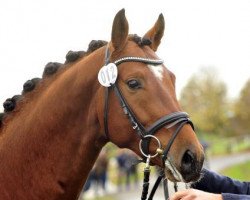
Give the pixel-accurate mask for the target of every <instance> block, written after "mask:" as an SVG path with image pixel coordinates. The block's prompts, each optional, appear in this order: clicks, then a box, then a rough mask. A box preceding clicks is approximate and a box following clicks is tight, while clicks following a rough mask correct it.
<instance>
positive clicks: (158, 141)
mask: <svg viewBox="0 0 250 200" xmlns="http://www.w3.org/2000/svg"><path fill="white" fill-rule="evenodd" d="M145 138H154V139H155V140H156V142H157V143H158V148H157V150H156V153H155V154H153V155H151V154H145V153H144V152H143V150H142V141H143V139H145ZM139 149H140V151H141V153H142V155H143V156H145V157H146V158H154V157H156V156H157V155H158V154H159V151H158V149H161V142H160V140H159V139H158V138H157V137H155V136H154V135H146V136H144V137H143V138H142V139H141V140H140V143H139Z"/></svg>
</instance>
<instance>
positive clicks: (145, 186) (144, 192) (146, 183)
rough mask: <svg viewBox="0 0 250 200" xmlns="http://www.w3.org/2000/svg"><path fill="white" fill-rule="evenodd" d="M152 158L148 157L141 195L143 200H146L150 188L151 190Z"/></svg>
mask: <svg viewBox="0 0 250 200" xmlns="http://www.w3.org/2000/svg"><path fill="white" fill-rule="evenodd" d="M150 158H151V156H150V155H149V156H148V157H147V161H146V165H145V167H144V179H143V189H142V194H141V200H146V199H147V196H148V188H149V176H150V171H151V169H150V164H149V163H150Z"/></svg>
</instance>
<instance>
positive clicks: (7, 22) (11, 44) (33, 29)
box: [0, 0, 250, 110]
mask: <svg viewBox="0 0 250 200" xmlns="http://www.w3.org/2000/svg"><path fill="white" fill-rule="evenodd" d="M122 8H125V10H126V16H127V19H128V21H129V29H130V31H129V32H130V33H136V34H138V35H141V36H143V35H144V33H146V32H147V31H148V30H149V29H150V28H151V27H152V26H153V24H154V23H155V21H156V19H157V18H158V15H159V14H160V13H162V14H163V15H164V18H165V23H166V25H165V27H166V29H165V34H164V37H163V39H162V43H161V46H160V47H159V49H158V51H157V54H158V55H159V57H161V58H162V59H163V60H164V61H165V65H166V66H167V67H168V68H169V69H170V70H171V71H173V72H174V73H175V75H176V77H177V82H176V84H177V95H178V96H179V94H180V91H181V89H182V88H183V86H185V84H186V83H187V81H188V80H189V79H190V77H191V76H192V75H193V74H194V73H197V72H198V71H199V70H200V69H201V68H202V67H213V68H214V69H216V72H217V73H218V77H219V78H220V79H221V80H222V81H223V82H225V83H226V85H227V88H228V95H229V97H231V98H236V97H237V96H238V95H239V92H240V90H241V89H242V87H243V86H244V84H245V83H246V81H247V80H248V79H249V78H250V1H249V0H188V1H187V0H154V1H141V0H137V1H136V0H126V1H121V0H105V1H104V0H91V1H89V0H68V1H66V0H35V1H34V0H22V1H20V0H8V1H1V2H0V104H2V102H4V100H5V99H6V98H8V97H12V96H13V95H15V94H20V93H21V91H22V85H23V83H24V82H25V81H26V80H28V79H31V78H33V77H41V75H42V72H43V68H44V66H45V65H46V63H48V62H64V61H65V55H66V53H67V52H68V51H69V50H86V49H87V46H88V43H89V42H90V41H91V40H93V39H103V40H107V41H109V40H110V36H111V27H112V22H113V18H114V16H115V14H116V13H117V12H118V11H119V10H120V9H122ZM1 109H2V108H0V110H1Z"/></svg>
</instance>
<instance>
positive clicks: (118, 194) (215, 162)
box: [84, 152, 250, 200]
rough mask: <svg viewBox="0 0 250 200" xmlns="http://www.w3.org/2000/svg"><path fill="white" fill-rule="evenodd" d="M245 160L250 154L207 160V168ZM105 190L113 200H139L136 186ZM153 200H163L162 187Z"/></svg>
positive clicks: (94, 196)
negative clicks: (126, 188)
mask: <svg viewBox="0 0 250 200" xmlns="http://www.w3.org/2000/svg"><path fill="white" fill-rule="evenodd" d="M246 160H250V152H247V153H241V154H233V155H229V156H221V157H216V158H211V159H210V160H209V168H210V169H211V170H213V171H217V172H218V171H220V170H222V169H224V168H226V167H229V166H231V165H234V164H238V163H242V162H245V161H246ZM154 181H155V177H151V182H150V185H151V187H152V185H153V184H154ZM169 188H173V185H172V183H169ZM184 188H185V185H184V184H181V185H179V189H184ZM107 190H108V191H109V192H108V194H112V197H113V199H114V200H139V199H140V197H141V191H142V188H141V186H137V187H131V190H126V191H125V190H121V191H118V189H117V188H116V187H115V186H114V185H111V184H108V188H107ZM149 191H150V190H149ZM172 192H173V191H170V194H171V193H172ZM102 195H103V193H102V191H101V193H99V196H102ZM85 197H86V198H84V199H92V200H95V199H98V195H97V194H95V192H94V191H91V190H90V191H89V192H88V193H87V194H86V195H85ZM154 199H157V200H165V198H164V194H163V188H162V187H160V188H158V190H157V191H156V193H155V197H154Z"/></svg>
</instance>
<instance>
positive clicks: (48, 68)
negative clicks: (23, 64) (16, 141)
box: [0, 40, 108, 128]
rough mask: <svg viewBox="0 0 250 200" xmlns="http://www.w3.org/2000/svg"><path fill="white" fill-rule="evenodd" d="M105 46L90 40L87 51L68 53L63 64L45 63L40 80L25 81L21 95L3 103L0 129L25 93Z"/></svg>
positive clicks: (97, 41)
mask: <svg viewBox="0 0 250 200" xmlns="http://www.w3.org/2000/svg"><path fill="white" fill-rule="evenodd" d="M106 44H108V42H107V41H104V40H92V41H91V42H90V43H89V45H88V50H87V51H69V52H68V53H67V54H66V60H65V62H64V64H62V63H58V62H49V63H47V64H46V65H45V68H44V71H43V74H42V78H33V79H30V80H27V81H26V82H25V83H24V84H23V90H22V93H21V94H22V95H15V96H13V97H12V98H8V99H6V100H5V102H4V103H3V107H4V113H0V128H1V127H2V126H3V121H4V120H5V118H6V114H7V116H8V121H9V114H10V113H11V111H13V110H15V108H16V105H17V103H18V102H19V101H20V99H23V98H24V97H25V95H26V94H27V93H31V92H32V91H34V89H35V88H36V87H37V85H38V84H39V83H40V82H41V81H42V80H43V79H44V78H46V79H48V78H50V77H53V75H54V74H56V72H58V70H59V69H60V68H63V67H64V66H65V65H67V64H70V63H73V62H75V61H77V60H78V59H80V58H83V57H85V56H87V55H89V54H91V53H92V52H94V51H95V50H97V49H99V48H101V47H103V46H105V45H106ZM49 80H50V79H49ZM10 117H12V116H10Z"/></svg>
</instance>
